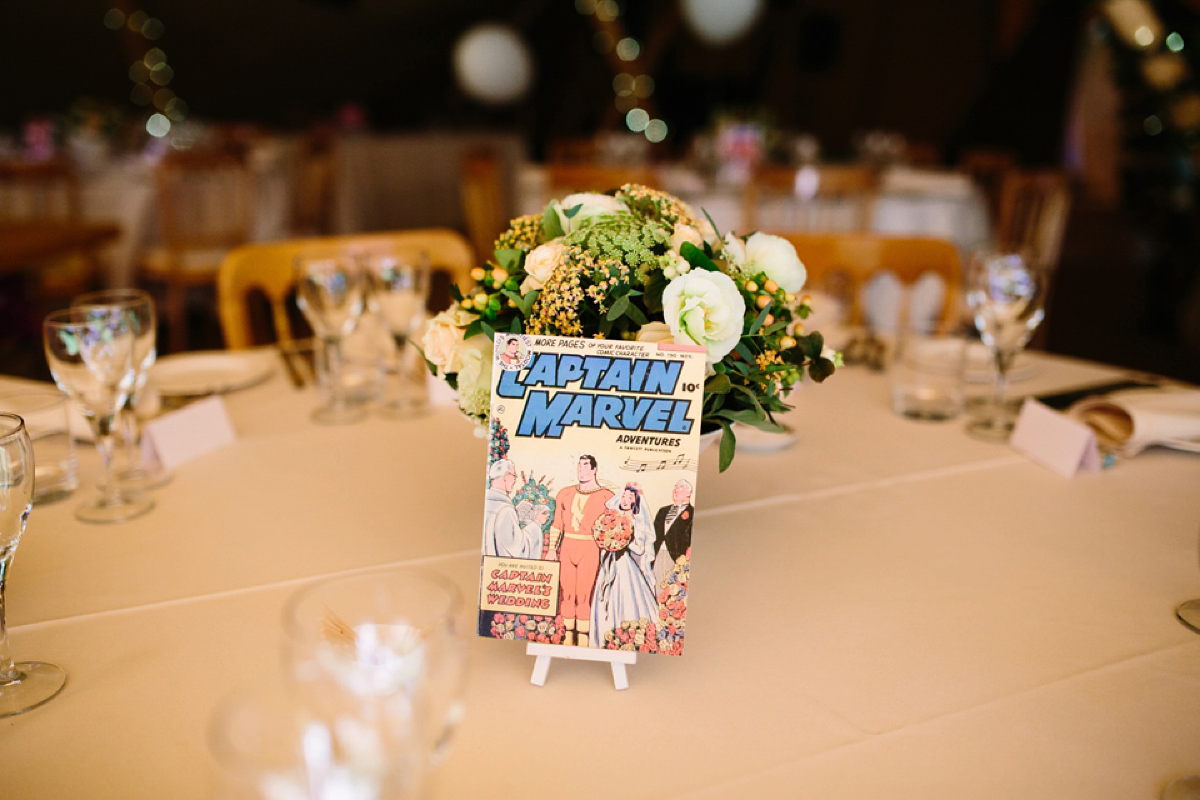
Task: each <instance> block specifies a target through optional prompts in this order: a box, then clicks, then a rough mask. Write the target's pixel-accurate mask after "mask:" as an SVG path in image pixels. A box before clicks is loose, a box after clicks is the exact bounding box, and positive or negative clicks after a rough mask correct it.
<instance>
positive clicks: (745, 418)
mask: <svg viewBox="0 0 1200 800" xmlns="http://www.w3.org/2000/svg"><path fill="white" fill-rule="evenodd" d="M714 416H717V417H724V418H725V419H728V420H732V421H733V422H740V423H742V424H743V425H749V426H750V427H752V428H758V429H759V430H760V431H766V432H768V433H783V431H784V427H783V426H782V425H780V424H779V423H778V422H776V421H775V420H773V419H771V418H770V417H769V416H768V415H767V414H766V413H763V414H759V413H757V412H755V411H751V410H750V409H742V410H740V411H724V410H722V411H718V412H716V414H715V415H714Z"/></svg>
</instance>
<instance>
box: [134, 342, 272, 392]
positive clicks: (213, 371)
mask: <svg viewBox="0 0 1200 800" xmlns="http://www.w3.org/2000/svg"><path fill="white" fill-rule="evenodd" d="M276 360H277V358H276V355H275V352H274V351H273V350H230V351H226V350H212V351H204V352H197V353H178V354H176V355H173V356H166V357H164V358H161V359H159V361H158V363H156V364H155V365H154V366H153V367H152V368H151V370H150V377H151V379H152V380H153V382H154V386H155V388H157V389H158V393H159V394H161V395H163V396H164V397H171V396H174V397H179V396H188V395H198V394H220V393H221V392H232V391H234V390H237V389H245V388H246V387H248V386H253V385H255V384H256V383H261V382H262V381H265V380H266V379H267V378H269V377H271V375H272V373H274V372H275V363H276Z"/></svg>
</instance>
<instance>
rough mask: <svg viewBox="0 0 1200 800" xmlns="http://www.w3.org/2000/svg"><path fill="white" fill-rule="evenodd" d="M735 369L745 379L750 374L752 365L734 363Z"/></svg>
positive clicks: (741, 362)
mask: <svg viewBox="0 0 1200 800" xmlns="http://www.w3.org/2000/svg"><path fill="white" fill-rule="evenodd" d="M733 368H734V369H736V370H737V371H738V372H740V373H741V375H742V377H743V378H744V377H746V376H747V375H749V374H750V365H749V364H747V363H746V362H745V361H734V362H733Z"/></svg>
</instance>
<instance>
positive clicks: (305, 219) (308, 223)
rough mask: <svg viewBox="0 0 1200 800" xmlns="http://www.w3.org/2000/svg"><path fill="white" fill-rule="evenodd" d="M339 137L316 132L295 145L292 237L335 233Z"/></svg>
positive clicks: (325, 132)
mask: <svg viewBox="0 0 1200 800" xmlns="http://www.w3.org/2000/svg"><path fill="white" fill-rule="evenodd" d="M336 173H337V137H336V135H335V134H334V133H333V132H332V131H326V130H323V129H317V130H313V131H311V132H309V133H307V134H305V135H304V136H303V137H301V139H300V141H299V142H298V143H297V146H296V158H295V165H294V169H293V172H292V198H291V200H292V209H291V210H292V226H291V227H292V235H293V236H325V235H328V234H329V233H330V232H331V231H332V230H333V209H334V185H335V184H336V182H337V181H336V177H337V175H336Z"/></svg>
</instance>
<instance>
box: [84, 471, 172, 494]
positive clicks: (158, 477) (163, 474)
mask: <svg viewBox="0 0 1200 800" xmlns="http://www.w3.org/2000/svg"><path fill="white" fill-rule="evenodd" d="M173 477H174V476H173V475H172V474H171V473H170V472H167V471H166V470H165V469H163V468H162V467H159V468H157V469H148V468H146V467H134V468H133V469H124V470H121V471H120V472H118V473H117V489H118V490H119V491H121V492H122V493H128V492H132V493H134V494H137V493H138V492H148V491H150V490H152V489H161V488H162V487H164V486H166V485H167V484H168V483H170V482H171V478H173ZM100 490H101V491H104V484H101V485H100Z"/></svg>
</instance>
